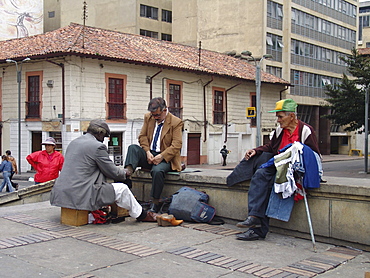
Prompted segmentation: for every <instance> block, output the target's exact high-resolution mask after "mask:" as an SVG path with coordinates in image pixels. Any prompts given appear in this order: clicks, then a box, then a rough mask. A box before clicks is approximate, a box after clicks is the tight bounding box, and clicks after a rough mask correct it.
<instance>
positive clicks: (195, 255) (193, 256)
mask: <svg viewBox="0 0 370 278" xmlns="http://www.w3.org/2000/svg"><path fill="white" fill-rule="evenodd" d="M207 253H208V252H206V251H200V250H199V252H197V253H194V254H191V255H186V256H184V257H186V258H188V259H194V258H196V257H198V256H201V255H204V254H207Z"/></svg>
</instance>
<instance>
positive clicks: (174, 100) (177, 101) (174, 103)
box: [168, 84, 182, 119]
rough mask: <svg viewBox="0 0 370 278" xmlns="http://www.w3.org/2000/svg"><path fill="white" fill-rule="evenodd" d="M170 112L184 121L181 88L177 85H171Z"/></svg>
mask: <svg viewBox="0 0 370 278" xmlns="http://www.w3.org/2000/svg"><path fill="white" fill-rule="evenodd" d="M168 110H169V111H170V112H171V113H172V114H173V115H175V116H176V117H179V118H180V119H182V104H181V86H180V85H177V84H169V103H168Z"/></svg>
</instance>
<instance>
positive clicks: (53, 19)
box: [44, 0, 172, 41]
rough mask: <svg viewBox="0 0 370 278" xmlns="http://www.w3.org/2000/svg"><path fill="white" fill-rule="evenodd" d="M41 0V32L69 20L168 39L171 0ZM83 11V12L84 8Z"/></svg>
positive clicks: (170, 31)
mask: <svg viewBox="0 0 370 278" xmlns="http://www.w3.org/2000/svg"><path fill="white" fill-rule="evenodd" d="M84 2H85V3H86V5H84V4H83V1H79V2H78V4H76V1H74V0H63V1H58V0H44V32H48V31H52V30H55V29H58V28H60V27H65V26H67V25H69V24H70V23H71V22H74V23H79V24H83V23H84V20H85V23H86V25H88V26H93V27H97V28H104V29H109V30H114V31H121V32H125V33H131V34H137V35H144V36H148V37H153V38H157V39H162V40H166V41H171V40H172V24H171V22H172V1H171V0H145V1H140V0H99V1H89V0H86V1H84ZM84 11H85V12H84Z"/></svg>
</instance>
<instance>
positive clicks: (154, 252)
mask: <svg viewBox="0 0 370 278" xmlns="http://www.w3.org/2000/svg"><path fill="white" fill-rule="evenodd" d="M162 252H163V251H162V250H154V249H153V250H150V251H148V252H145V253H138V254H135V255H136V256H139V257H146V256H151V255H155V254H158V253H162Z"/></svg>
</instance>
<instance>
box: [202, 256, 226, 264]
mask: <svg viewBox="0 0 370 278" xmlns="http://www.w3.org/2000/svg"><path fill="white" fill-rule="evenodd" d="M227 258H228V257H225V256H221V257H220V258H217V259H214V260H211V261H208V262H207V263H208V264H215V263H218V262H220V261H223V260H226V259H227Z"/></svg>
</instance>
